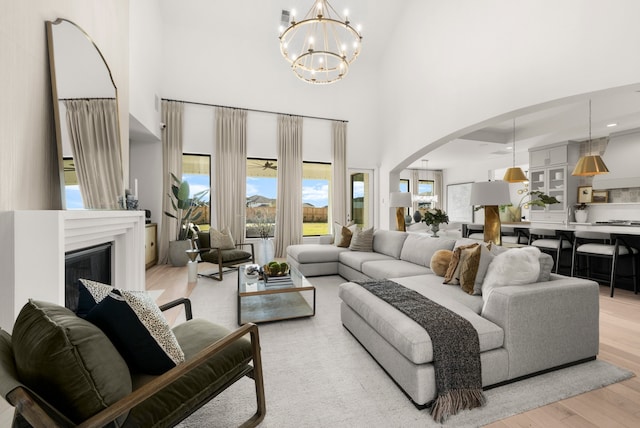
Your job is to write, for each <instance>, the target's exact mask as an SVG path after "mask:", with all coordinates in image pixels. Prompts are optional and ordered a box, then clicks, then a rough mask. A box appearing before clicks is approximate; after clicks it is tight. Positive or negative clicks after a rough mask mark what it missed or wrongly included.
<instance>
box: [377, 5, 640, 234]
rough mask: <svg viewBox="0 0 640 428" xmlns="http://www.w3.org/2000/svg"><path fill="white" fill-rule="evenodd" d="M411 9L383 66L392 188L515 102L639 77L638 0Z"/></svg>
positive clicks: (385, 160)
mask: <svg viewBox="0 0 640 428" xmlns="http://www.w3.org/2000/svg"><path fill="white" fill-rule="evenodd" d="M404 8H405V13H404V15H403V16H402V17H401V18H400V19H399V22H397V24H396V25H395V28H396V31H395V32H393V33H391V34H390V37H391V39H390V43H389V46H391V47H393V49H390V50H389V51H388V52H387V55H386V58H385V62H384V64H383V72H382V75H381V82H382V85H381V95H382V96H381V98H380V104H381V105H382V106H383V110H382V115H383V117H384V123H385V126H384V127H383V136H382V142H381V147H382V150H383V153H382V157H381V159H382V168H381V180H383V183H382V184H383V189H382V193H383V194H384V193H385V192H386V191H388V189H389V182H388V180H389V179H392V178H388V177H389V172H390V171H391V170H393V169H395V168H399V169H402V168H404V166H405V165H406V164H408V162H409V161H410V160H411V159H412V158H418V157H419V156H420V155H424V154H425V153H426V152H427V151H428V150H429V149H428V147H427V146H429V145H431V144H433V145H434V146H435V145H437V144H443V143H445V142H447V141H450V140H451V139H453V138H455V137H457V136H460V135H463V134H465V133H467V132H469V131H472V130H474V129H476V128H478V127H480V126H481V125H476V124H481V122H483V121H486V120H488V119H491V118H493V117H496V116H499V115H502V114H505V113H508V112H510V111H513V110H516V109H520V108H525V107H528V106H534V105H537V104H540V103H545V102H548V101H551V100H556V99H560V98H564V97H570V96H578V95H580V94H587V93H589V92H592V91H597V90H602V89H606V88H612V87H617V86H624V85H629V84H633V83H637V82H638V80H639V76H640V57H639V56H638V55H633V54H631V53H632V52H637V51H638V50H639V48H640V27H638V25H637V22H636V17H637V16H638V14H640V2H637V1H634V0H614V1H611V2H606V3H604V2H599V1H595V0H591V1H586V0H565V1H562V2H558V1H554V0H541V1H536V2H532V1H525V0H515V1H514V0H509V1H507V0H491V1H489V0H487V1H482V2H478V1H474V0H459V1H455V2H433V1H420V0H411V1H407V2H405V4H404ZM398 94H402V95H403V99H402V102H401V103H399V102H398ZM585 98H586V96H585ZM425 147H427V148H425ZM398 148H401V149H400V150H399V149H398ZM483 161H484V160H479V164H480V163H481V162H482V166H477V167H475V166H473V165H465V166H464V168H463V170H461V171H456V172H451V174H450V175H449V176H448V177H445V184H446V183H450V182H457V181H475V180H478V179H484V178H485V177H486V176H485V175H484V174H483V172H482V171H486V170H487V169H489V168H492V167H491V166H490V165H488V164H487V165H485V163H484V162H483ZM501 166H504V165H501ZM475 173H477V174H478V175H477V176H476V175H475ZM382 208H383V209H381V213H382V214H383V215H384V214H385V213H388V211H389V210H386V209H384V207H382ZM391 220H392V219H391ZM389 223H390V219H382V220H381V224H383V225H385V224H389Z"/></svg>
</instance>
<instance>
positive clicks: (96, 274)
mask: <svg viewBox="0 0 640 428" xmlns="http://www.w3.org/2000/svg"><path fill="white" fill-rule="evenodd" d="M112 248H113V243H112V242H108V243H105V244H100V245H96V246H93V247H87V248H83V249H81V250H76V251H69V252H67V253H66V254H65V257H64V271H65V284H64V285H65V287H64V289H65V306H66V307H67V308H69V309H71V310H72V311H75V310H76V309H77V307H78V297H79V295H78V280H79V279H81V278H82V279H91V280H94V281H98V282H101V283H103V284H109V285H111V251H112Z"/></svg>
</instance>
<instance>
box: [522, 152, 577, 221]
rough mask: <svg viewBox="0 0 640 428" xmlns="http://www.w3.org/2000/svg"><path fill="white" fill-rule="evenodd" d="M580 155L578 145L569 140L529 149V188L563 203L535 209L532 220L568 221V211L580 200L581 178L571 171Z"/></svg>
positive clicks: (532, 208) (535, 207) (533, 209)
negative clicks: (579, 180)
mask: <svg viewBox="0 0 640 428" xmlns="http://www.w3.org/2000/svg"><path fill="white" fill-rule="evenodd" d="M578 156H579V143H578V142H571V141H567V142H564V143H557V144H552V145H548V146H542V147H532V148H530V149H529V189H530V190H531V191H536V190H537V191H540V192H543V193H545V194H546V195H549V196H554V197H555V198H556V199H558V200H559V201H560V203H559V204H551V205H547V206H544V207H538V206H531V207H530V210H531V211H530V216H531V221H546V222H553V223H562V222H564V221H567V218H568V212H567V208H568V207H571V206H572V205H574V204H575V203H576V198H577V191H578V179H577V177H574V176H572V175H571V172H573V168H574V167H575V164H576V162H577V161H578Z"/></svg>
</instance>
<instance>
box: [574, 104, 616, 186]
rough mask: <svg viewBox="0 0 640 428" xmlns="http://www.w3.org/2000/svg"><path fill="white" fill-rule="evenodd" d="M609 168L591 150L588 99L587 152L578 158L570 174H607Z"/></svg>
mask: <svg viewBox="0 0 640 428" xmlns="http://www.w3.org/2000/svg"><path fill="white" fill-rule="evenodd" d="M608 173H609V169H608V168H607V166H606V165H605V164H604V161H603V160H602V158H601V157H600V155H594V154H593V152H592V151H591V100H589V153H588V154H587V155H585V156H582V157H581V158H580V159H578V163H577V164H576V167H575V168H574V169H573V172H572V173H571V175H577V176H581V177H591V176H594V175H600V174H608Z"/></svg>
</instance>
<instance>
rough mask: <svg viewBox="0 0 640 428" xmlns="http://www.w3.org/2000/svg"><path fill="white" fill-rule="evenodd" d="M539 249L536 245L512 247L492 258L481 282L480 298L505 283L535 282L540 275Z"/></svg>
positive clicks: (486, 296) (522, 283) (487, 296)
mask: <svg viewBox="0 0 640 428" xmlns="http://www.w3.org/2000/svg"><path fill="white" fill-rule="evenodd" d="M539 258H540V250H539V249H537V248H536V247H522V248H512V249H510V250H508V251H505V252H503V253H501V254H498V255H497V256H495V257H494V258H493V260H492V261H491V263H490V264H489V268H488V269H487V274H486V275H485V277H484V281H483V283H482V300H484V302H485V303H486V302H487V299H488V298H489V295H490V294H491V292H492V291H493V290H494V289H496V288H499V287H505V286H507V285H524V284H531V283H534V282H537V280H538V276H539V275H540V260H539Z"/></svg>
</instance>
